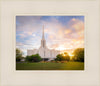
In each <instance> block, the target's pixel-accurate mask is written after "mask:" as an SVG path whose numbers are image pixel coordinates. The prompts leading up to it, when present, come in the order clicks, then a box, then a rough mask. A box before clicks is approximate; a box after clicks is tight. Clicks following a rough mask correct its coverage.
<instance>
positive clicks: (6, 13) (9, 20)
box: [0, 0, 100, 86]
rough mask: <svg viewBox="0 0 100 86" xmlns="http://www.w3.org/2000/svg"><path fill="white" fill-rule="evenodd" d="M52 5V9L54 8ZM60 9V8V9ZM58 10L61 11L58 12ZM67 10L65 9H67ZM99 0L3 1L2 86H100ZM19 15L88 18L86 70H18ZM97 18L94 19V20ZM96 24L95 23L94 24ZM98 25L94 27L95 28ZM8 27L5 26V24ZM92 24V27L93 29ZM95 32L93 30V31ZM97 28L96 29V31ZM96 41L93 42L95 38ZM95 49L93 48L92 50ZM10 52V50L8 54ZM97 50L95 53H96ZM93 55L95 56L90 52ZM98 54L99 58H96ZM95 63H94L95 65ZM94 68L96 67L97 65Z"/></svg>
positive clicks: (86, 25) (86, 23)
mask: <svg viewBox="0 0 100 86" xmlns="http://www.w3.org/2000/svg"><path fill="white" fill-rule="evenodd" d="M51 5H52V6H51ZM59 6H61V7H59ZM58 8H59V9H58ZM64 8H66V9H64ZM98 9H99V0H90V1H83V0H81V1H77V0H76V1H67V0H66V1H58V2H57V1H17V0H16V1H1V19H0V20H1V22H0V24H1V38H0V40H1V46H0V48H1V59H0V60H1V65H0V69H1V76H0V77H1V80H0V81H1V86H11V85H14V86H22V85H26V86H35V85H36V86H50V85H52V86H59V85H61V86H69V85H71V86H80V85H81V86H89V85H94V86H96V85H100V83H99V78H100V77H99V74H100V70H99V67H100V64H99V62H100V61H99V56H100V54H99V50H100V47H99V43H100V41H99V35H100V32H99V31H100V30H99V22H100V21H99V19H98V17H100V16H99V10H98ZM16 15H85V20H86V21H85V38H86V39H85V48H86V52H85V53H86V57H88V58H86V57H85V58H86V59H85V70H84V71H16V70H15V65H14V64H15V58H14V57H15V51H14V50H15V46H16V39H15V35H16V31H15V16H16ZM94 17H95V18H94ZM94 21H95V22H94ZM94 23H95V25H94ZM5 24H6V25H5ZM91 25H92V26H91ZM90 28H91V29H92V30H91V29H90ZM94 28H96V30H95V29H94ZM91 38H92V39H91ZM93 38H94V39H93ZM93 48H94V49H93ZM8 49H9V51H8ZM95 51H96V52H95ZM91 52H92V53H91ZM95 55H96V59H95V58H94V57H95ZM94 60H95V62H94ZM93 63H94V64H95V65H94V64H93Z"/></svg>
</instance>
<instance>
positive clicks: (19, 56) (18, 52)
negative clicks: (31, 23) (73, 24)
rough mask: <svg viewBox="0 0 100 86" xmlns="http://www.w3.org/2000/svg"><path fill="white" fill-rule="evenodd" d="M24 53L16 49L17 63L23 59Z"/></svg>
mask: <svg viewBox="0 0 100 86" xmlns="http://www.w3.org/2000/svg"><path fill="white" fill-rule="evenodd" d="M22 54H23V53H22V51H21V50H20V49H18V48H17V49H16V61H17V62H19V61H21V60H22V59H23V56H22Z"/></svg>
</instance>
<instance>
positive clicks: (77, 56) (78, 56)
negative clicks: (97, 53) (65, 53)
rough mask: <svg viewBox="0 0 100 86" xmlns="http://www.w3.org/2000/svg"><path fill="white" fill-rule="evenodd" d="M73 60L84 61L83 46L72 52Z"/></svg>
mask: <svg viewBox="0 0 100 86" xmlns="http://www.w3.org/2000/svg"><path fill="white" fill-rule="evenodd" d="M73 55H74V56H73V60H74V61H80V62H84V48H77V49H75V50H74V52H73Z"/></svg>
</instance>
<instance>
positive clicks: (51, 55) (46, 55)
mask: <svg viewBox="0 0 100 86" xmlns="http://www.w3.org/2000/svg"><path fill="white" fill-rule="evenodd" d="M34 54H39V55H40V56H41V58H42V59H44V60H48V61H50V60H54V59H55V58H56V56H57V55H58V54H60V51H58V50H55V49H48V47H47V46H46V40H45V36H44V26H43V32H42V40H41V46H40V48H39V49H33V50H27V55H28V56H30V55H34Z"/></svg>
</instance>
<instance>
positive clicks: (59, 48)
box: [56, 45, 66, 50]
mask: <svg viewBox="0 0 100 86" xmlns="http://www.w3.org/2000/svg"><path fill="white" fill-rule="evenodd" d="M56 50H66V48H65V47H64V46H63V45H60V46H59V47H57V48H56Z"/></svg>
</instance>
